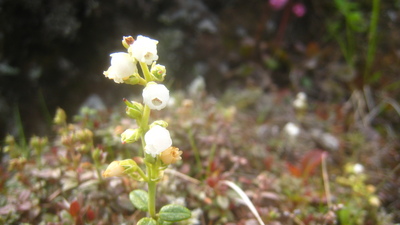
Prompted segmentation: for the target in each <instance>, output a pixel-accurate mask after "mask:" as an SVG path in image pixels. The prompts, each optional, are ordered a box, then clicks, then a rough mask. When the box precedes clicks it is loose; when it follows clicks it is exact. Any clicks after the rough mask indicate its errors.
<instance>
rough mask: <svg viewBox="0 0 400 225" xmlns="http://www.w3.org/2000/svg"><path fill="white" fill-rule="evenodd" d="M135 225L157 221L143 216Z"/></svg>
mask: <svg viewBox="0 0 400 225" xmlns="http://www.w3.org/2000/svg"><path fill="white" fill-rule="evenodd" d="M136 225H157V221H155V220H154V219H153V218H148V217H144V218H142V219H140V220H139V222H137V224H136Z"/></svg>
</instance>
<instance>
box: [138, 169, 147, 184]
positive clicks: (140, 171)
mask: <svg viewBox="0 0 400 225" xmlns="http://www.w3.org/2000/svg"><path fill="white" fill-rule="evenodd" d="M136 172H138V173H139V175H140V176H141V177H142V178H143V180H144V181H146V182H148V181H149V178H148V177H147V176H146V174H144V172H143V170H142V169H140V167H138V169H137V170H136Z"/></svg>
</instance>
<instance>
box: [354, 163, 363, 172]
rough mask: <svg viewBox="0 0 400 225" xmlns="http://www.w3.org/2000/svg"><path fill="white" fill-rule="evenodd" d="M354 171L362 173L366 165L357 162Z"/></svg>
mask: <svg viewBox="0 0 400 225" xmlns="http://www.w3.org/2000/svg"><path fill="white" fill-rule="evenodd" d="M353 172H354V173H357V174H358V173H362V172H364V166H363V165H361V164H359V163H357V164H355V165H354V166H353Z"/></svg>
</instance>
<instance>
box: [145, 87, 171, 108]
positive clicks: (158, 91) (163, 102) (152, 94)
mask: <svg viewBox="0 0 400 225" xmlns="http://www.w3.org/2000/svg"><path fill="white" fill-rule="evenodd" d="M142 95H143V101H144V103H145V104H146V105H147V106H149V107H150V109H156V110H161V109H163V108H165V106H167V104H168V100H169V90H168V89H167V88H166V87H165V86H164V85H163V84H156V83H154V82H149V83H148V84H147V85H146V87H145V88H144V89H143V93H142Z"/></svg>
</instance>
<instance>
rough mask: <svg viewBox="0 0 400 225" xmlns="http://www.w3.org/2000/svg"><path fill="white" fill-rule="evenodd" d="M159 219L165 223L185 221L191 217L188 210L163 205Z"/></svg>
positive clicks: (179, 206) (178, 206)
mask: <svg viewBox="0 0 400 225" xmlns="http://www.w3.org/2000/svg"><path fill="white" fill-rule="evenodd" d="M159 216H160V219H161V220H164V221H167V222H178V221H182V220H187V219H189V218H190V217H191V216H192V213H191V212H190V210H189V209H188V208H186V207H184V206H181V205H174V204H170V205H165V206H163V207H162V208H161V209H160V213H159Z"/></svg>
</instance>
